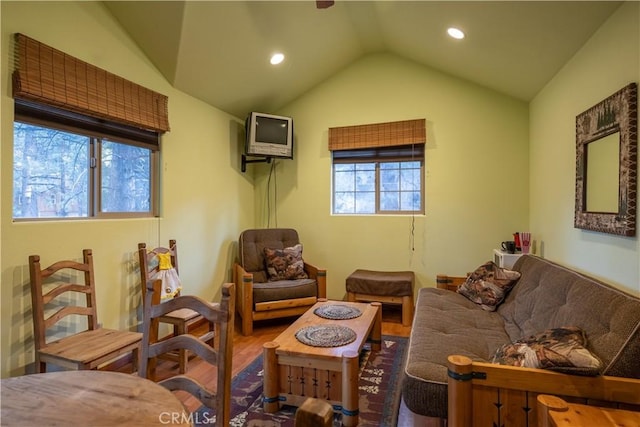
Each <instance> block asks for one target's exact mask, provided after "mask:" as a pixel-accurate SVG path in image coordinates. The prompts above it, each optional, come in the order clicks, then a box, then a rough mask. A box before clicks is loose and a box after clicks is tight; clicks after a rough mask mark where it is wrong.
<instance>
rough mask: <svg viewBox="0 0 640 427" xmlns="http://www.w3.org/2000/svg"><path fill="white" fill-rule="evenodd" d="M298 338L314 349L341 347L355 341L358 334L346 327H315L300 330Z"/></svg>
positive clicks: (297, 334)
mask: <svg viewBox="0 0 640 427" xmlns="http://www.w3.org/2000/svg"><path fill="white" fill-rule="evenodd" d="M296 338H297V339H298V341H300V342H301V343H303V344H306V345H310V346H312V347H340V346H343V345H347V344H349V343H351V342H353V341H355V339H356V333H355V332H354V330H353V329H351V328H347V327H346V326H340V325H314V326H306V327H304V328H302V329H300V330H299V331H298V332H296Z"/></svg>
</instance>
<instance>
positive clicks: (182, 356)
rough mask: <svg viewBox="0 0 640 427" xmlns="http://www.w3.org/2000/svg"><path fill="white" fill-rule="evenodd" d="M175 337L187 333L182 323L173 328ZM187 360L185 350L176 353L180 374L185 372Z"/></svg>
mask: <svg viewBox="0 0 640 427" xmlns="http://www.w3.org/2000/svg"><path fill="white" fill-rule="evenodd" d="M175 330H176V335H182V334H185V333H186V332H187V327H186V325H185V324H184V323H182V324H180V325H176V326H175ZM188 359H189V354H188V353H187V350H185V349H183V348H181V349H180V350H179V351H178V363H179V364H180V368H179V369H180V373H181V374H184V373H186V372H187V361H188Z"/></svg>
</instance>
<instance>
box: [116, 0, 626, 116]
mask: <svg viewBox="0 0 640 427" xmlns="http://www.w3.org/2000/svg"><path fill="white" fill-rule="evenodd" d="M103 3H104V4H105V5H106V7H107V8H108V10H110V11H111V13H112V14H113V15H114V16H115V18H116V19H117V20H118V21H119V22H120V24H121V25H122V26H123V28H124V29H125V30H126V31H127V32H128V33H129V34H130V35H131V37H132V38H133V39H134V40H135V41H136V43H137V44H138V45H139V46H140V48H141V49H142V51H143V52H144V53H145V54H146V55H147V56H148V58H149V59H150V60H151V61H152V62H153V63H154V64H155V66H156V67H157V68H158V69H159V70H160V72H161V73H162V74H163V75H164V76H165V77H166V79H167V80H168V81H169V82H170V83H171V84H172V85H173V86H174V87H176V88H177V89H179V90H181V91H183V92H186V93H188V94H190V95H192V96H194V97H196V98H199V99H201V100H203V101H205V102H207V103H208V104H210V105H212V106H215V107H217V108H219V109H221V110H223V111H226V112H228V113H230V114H232V115H234V116H236V117H239V118H244V117H245V116H246V115H247V113H248V112H250V111H262V112H276V111H277V110H278V109H279V108H281V107H283V106H284V105H286V104H287V103H289V102H291V101H292V100H294V99H296V98H297V97H299V96H301V95H302V94H304V93H305V92H306V91H308V90H310V89H311V88H313V87H314V86H316V85H318V84H319V83H321V82H323V81H325V80H326V79H328V78H330V77H331V76H332V75H333V74H335V73H336V72H339V71H340V70H341V69H343V68H345V67H347V66H348V65H349V64H351V63H353V62H354V61H357V60H358V59H359V58H361V57H363V56H364V55H367V54H370V53H377V52H387V53H392V54H395V55H398V56H400V57H404V58H407V59H409V60H412V61H415V62H417V63H420V64H423V65H425V66H428V67H431V68H434V69H437V70H440V71H443V72H445V73H448V74H451V75H453V76H456V77H459V78H462V79H466V80H469V81H472V82H475V83H477V84H479V85H482V86H486V87H488V88H491V89H494V90H496V91H498V92H501V93H504V94H506V95H510V96H513V97H515V98H518V99H522V100H525V101H529V100H531V99H532V98H533V97H534V96H535V95H536V94H537V93H538V91H539V90H540V89H541V88H542V87H543V86H544V85H545V84H546V83H548V82H549V81H550V79H551V78H552V77H553V76H554V75H555V73H556V72H557V71H558V70H559V69H560V68H561V67H562V66H563V65H564V64H565V63H566V62H567V61H568V60H569V59H570V58H571V57H572V56H573V55H574V54H575V53H576V52H577V51H578V50H579V49H580V47H581V46H582V45H583V44H584V43H585V42H586V41H587V40H588V39H589V37H590V36H591V35H592V34H593V33H594V32H595V31H596V30H597V29H598V27H599V26H600V25H602V23H603V22H604V21H605V20H606V19H607V18H608V17H609V16H610V15H611V14H612V13H613V12H614V11H615V10H616V9H617V8H618V7H619V6H620V4H621V2H617V1H584V2H583V1H567V2H556V1H533V2H527V1H496V2H486V1H471V2H466V1H346V0H336V1H335V4H334V5H333V6H331V7H329V8H326V9H319V8H317V7H316V2H315V1H309V0H306V1H105V2H103ZM451 26H455V27H458V28H460V29H461V30H463V31H464V32H465V33H466V38H464V39H463V40H455V39H452V38H450V37H449V36H448V35H447V34H446V30H447V28H448V27H451ZM276 51H280V52H282V53H284V54H285V55H286V58H285V61H284V62H283V63H281V64H280V65H277V66H273V65H271V64H270V63H269V57H270V56H271V54H272V53H274V52H276Z"/></svg>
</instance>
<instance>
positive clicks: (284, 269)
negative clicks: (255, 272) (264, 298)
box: [264, 243, 309, 282]
mask: <svg viewBox="0 0 640 427" xmlns="http://www.w3.org/2000/svg"><path fill="white" fill-rule="evenodd" d="M264 259H265V262H266V264H267V273H268V274H269V281H270V282H275V281H277V280H296V279H307V278H309V276H307V273H305V271H304V261H303V260H302V245H301V244H300V243H298V244H297V245H295V246H291V247H288V248H284V249H273V248H264Z"/></svg>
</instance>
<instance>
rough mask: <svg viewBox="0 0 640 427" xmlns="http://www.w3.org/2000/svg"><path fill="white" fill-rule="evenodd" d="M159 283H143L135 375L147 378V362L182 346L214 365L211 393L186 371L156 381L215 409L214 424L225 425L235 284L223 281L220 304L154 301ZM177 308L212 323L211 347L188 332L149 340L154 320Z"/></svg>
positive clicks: (184, 299) (191, 298) (188, 297)
mask: <svg viewBox="0 0 640 427" xmlns="http://www.w3.org/2000/svg"><path fill="white" fill-rule="evenodd" d="M160 286H161V281H160V280H155V281H149V282H147V290H146V294H145V303H144V323H143V339H142V357H141V358H140V368H139V369H138V374H139V375H140V376H146V377H147V378H148V377H149V376H148V367H149V362H151V361H152V360H153V359H154V358H155V357H157V356H159V355H161V354H165V353H167V352H169V351H175V350H180V349H186V350H189V351H190V352H193V353H195V354H197V355H198V356H199V357H201V358H202V359H203V360H204V361H205V362H207V363H208V364H210V365H212V366H214V367H216V370H217V372H216V383H217V387H216V390H215V392H214V391H212V390H211V389H209V388H207V387H206V386H204V385H203V384H202V383H200V382H199V381H198V380H196V379H195V378H193V377H190V376H189V375H187V374H180V375H175V376H172V377H169V378H166V379H163V380H162V381H159V382H158V384H161V385H162V386H164V387H165V388H167V389H169V390H171V391H174V390H184V391H187V392H188V393H190V394H191V395H193V396H194V397H195V398H197V399H198V400H199V401H200V402H202V404H204V405H205V406H206V407H208V408H211V409H214V410H215V413H216V425H218V426H225V427H226V426H228V425H229V419H230V412H231V368H232V362H231V360H232V356H233V327H234V310H235V308H234V305H235V285H234V284H233V283H225V284H224V285H223V287H222V298H221V300H220V303H210V302H207V301H205V300H203V299H201V298H199V297H197V296H192V295H182V296H178V297H175V298H173V299H170V300H168V301H166V302H164V303H162V304H154V303H153V301H154V294H155V293H156V292H158V290H159V289H160ZM181 309H190V310H193V311H196V312H198V313H199V314H200V315H201V316H202V317H203V318H204V319H206V321H207V322H210V323H212V324H214V325H215V326H214V328H215V329H216V330H217V331H219V333H218V342H217V346H216V347H215V348H214V347H212V346H210V345H207V344H206V343H204V342H203V341H202V340H200V339H198V337H195V336H193V335H191V334H189V333H182V334H180V335H176V336H172V337H169V338H168V339H166V340H162V341H159V342H154V341H153V339H152V338H153V333H152V331H153V329H154V327H155V325H154V323H157V322H159V321H160V319H162V318H163V316H165V315H166V314H167V313H170V312H172V311H174V310H181Z"/></svg>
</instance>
